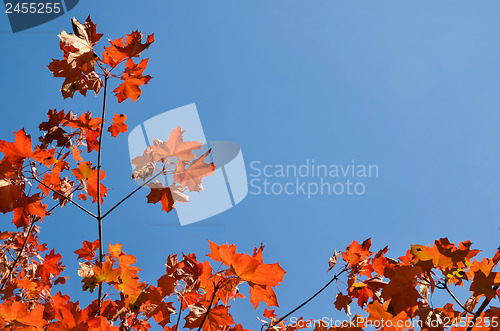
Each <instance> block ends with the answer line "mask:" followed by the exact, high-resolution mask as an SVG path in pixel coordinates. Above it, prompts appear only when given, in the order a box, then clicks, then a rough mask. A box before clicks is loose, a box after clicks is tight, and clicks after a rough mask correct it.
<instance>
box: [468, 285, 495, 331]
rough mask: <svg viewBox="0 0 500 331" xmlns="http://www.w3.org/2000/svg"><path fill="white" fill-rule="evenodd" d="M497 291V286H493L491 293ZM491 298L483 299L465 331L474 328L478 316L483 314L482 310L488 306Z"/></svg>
mask: <svg viewBox="0 0 500 331" xmlns="http://www.w3.org/2000/svg"><path fill="white" fill-rule="evenodd" d="M497 290H498V285H496V286H493V291H495V292H496V291H497ZM491 299H492V298H484V301H483V303H482V304H481V306H479V308H478V310H477V311H476V313H475V314H474V317H472V320H471V322H470V323H469V326H468V327H467V329H466V330H465V331H471V330H472V328H473V327H474V325H475V324H476V320H477V319H478V317H479V316H481V313H482V312H483V310H484V309H485V308H486V307H488V305H489V304H490V301H491Z"/></svg>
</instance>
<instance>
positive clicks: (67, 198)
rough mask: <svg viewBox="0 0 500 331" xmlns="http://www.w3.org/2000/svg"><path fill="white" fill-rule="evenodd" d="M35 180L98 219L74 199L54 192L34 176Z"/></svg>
mask: <svg viewBox="0 0 500 331" xmlns="http://www.w3.org/2000/svg"><path fill="white" fill-rule="evenodd" d="M33 179H34V180H36V181H37V182H38V183H40V184H42V185H43V186H45V187H46V188H48V189H49V190H51V191H52V192H54V193H55V194H57V195H59V196H60V197H63V198H64V199H66V200H68V201H69V202H71V203H72V204H74V205H75V206H77V207H78V208H80V209H81V210H83V211H84V212H86V213H87V214H89V215H90V216H92V217H94V218H97V216H96V215H95V214H94V213H93V212H91V211H89V210H87V209H86V208H85V207H83V206H82V205H80V204H79V203H77V202H75V201H73V199H70V198H69V197H67V196H65V195H64V194H62V193H61V192H58V191H56V190H54V189H53V188H52V187H50V186H48V185H47V184H45V183H44V182H42V181H40V180H39V179H38V178H36V177H34V176H33Z"/></svg>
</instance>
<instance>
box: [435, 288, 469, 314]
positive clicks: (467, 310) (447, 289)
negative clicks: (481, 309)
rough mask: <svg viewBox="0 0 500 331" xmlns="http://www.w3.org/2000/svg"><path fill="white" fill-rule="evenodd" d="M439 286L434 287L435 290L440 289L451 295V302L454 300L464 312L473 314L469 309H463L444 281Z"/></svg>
mask: <svg viewBox="0 0 500 331" xmlns="http://www.w3.org/2000/svg"><path fill="white" fill-rule="evenodd" d="M441 284H442V285H441V286H442V287H440V286H438V285H436V287H437V288H440V289H444V290H446V291H447V292H448V294H449V295H451V297H452V298H453V300H455V302H456V303H457V304H458V305H459V306H460V308H462V309H463V310H464V311H465V312H467V313H469V314H471V315H474V313H473V312H471V311H470V310H469V309H467V308H465V306H464V305H463V304H462V303H461V302H460V300H458V298H457V297H456V296H455V294H453V292H452V291H451V290H450V289H449V287H448V285H447V284H446V281H443V282H441Z"/></svg>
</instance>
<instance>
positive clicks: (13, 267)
mask: <svg viewBox="0 0 500 331" xmlns="http://www.w3.org/2000/svg"><path fill="white" fill-rule="evenodd" d="M35 222H36V221H35V216H31V219H30V227H29V228H28V233H27V234H26V238H25V239H24V242H23V246H22V247H21V250H20V251H19V253H18V254H17V257H16V259H15V260H14V262H13V264H12V266H11V267H10V268H9V272H8V274H7V277H5V279H4V280H3V281H2V286H0V292H2V291H3V288H4V287H5V284H7V280H8V279H9V278H10V276H11V275H12V272H14V269H15V268H16V265H17V262H19V259H20V258H21V255H23V252H24V249H25V248H26V245H27V244H28V239H29V237H30V235H31V232H32V231H33V228H34V227H35Z"/></svg>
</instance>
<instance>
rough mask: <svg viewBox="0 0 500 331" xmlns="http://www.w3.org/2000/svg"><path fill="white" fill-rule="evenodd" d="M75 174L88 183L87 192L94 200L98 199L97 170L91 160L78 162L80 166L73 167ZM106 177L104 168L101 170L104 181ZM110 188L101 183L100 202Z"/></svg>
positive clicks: (101, 177)
mask: <svg viewBox="0 0 500 331" xmlns="http://www.w3.org/2000/svg"><path fill="white" fill-rule="evenodd" d="M73 174H74V175H75V177H76V178H77V179H79V180H80V181H82V182H83V183H86V185H87V192H88V194H89V195H90V196H91V197H92V198H93V200H92V202H96V201H97V198H98V197H97V185H98V184H97V170H96V169H95V167H92V164H91V163H90V162H82V163H79V164H78V168H76V169H73ZM105 177H106V174H105V173H104V171H103V170H100V180H101V181H102V180H103V179H104V178H105ZM107 192H108V189H107V188H106V187H105V186H104V185H103V184H102V183H100V191H99V193H100V197H99V199H100V203H101V204H102V202H103V197H105V196H106V194H107Z"/></svg>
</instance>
